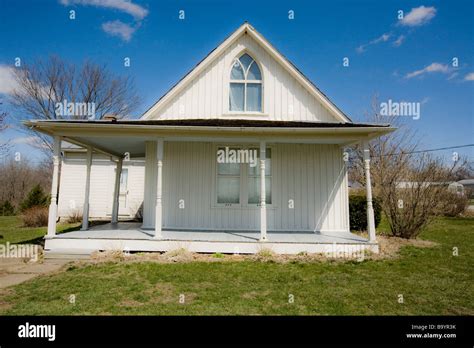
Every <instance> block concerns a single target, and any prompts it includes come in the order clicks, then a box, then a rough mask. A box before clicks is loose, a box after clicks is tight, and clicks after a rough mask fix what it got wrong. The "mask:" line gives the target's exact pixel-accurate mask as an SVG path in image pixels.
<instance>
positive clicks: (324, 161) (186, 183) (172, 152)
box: [59, 142, 349, 231]
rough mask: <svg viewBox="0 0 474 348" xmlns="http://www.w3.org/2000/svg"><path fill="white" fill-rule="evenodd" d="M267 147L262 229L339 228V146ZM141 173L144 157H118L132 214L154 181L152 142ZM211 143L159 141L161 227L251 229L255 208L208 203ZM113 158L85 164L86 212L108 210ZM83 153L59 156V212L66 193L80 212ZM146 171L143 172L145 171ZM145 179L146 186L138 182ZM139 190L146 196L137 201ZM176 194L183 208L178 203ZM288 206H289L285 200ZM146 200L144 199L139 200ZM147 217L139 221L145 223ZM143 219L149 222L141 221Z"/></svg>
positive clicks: (148, 208) (150, 194)
mask: <svg viewBox="0 0 474 348" xmlns="http://www.w3.org/2000/svg"><path fill="white" fill-rule="evenodd" d="M269 145H270V146H272V161H273V163H272V168H273V172H272V195H273V196H272V200H273V204H272V205H269V206H268V207H267V214H268V215H267V220H268V229H269V230H270V231H275V230H277V231H347V230H348V228H349V216H348V213H349V212H348V196H347V195H348V188H347V172H346V169H345V164H344V161H343V160H342V150H341V149H340V148H339V146H337V145H310V144H274V145H272V144H269ZM148 146H149V147H150V148H149V155H150V156H149V157H150V158H147V161H148V162H150V163H149V168H147V175H145V162H144V161H131V162H129V163H127V162H125V163H124V168H128V169H129V175H128V191H129V194H128V202H129V205H128V206H129V212H130V216H131V217H133V216H134V215H135V214H136V211H137V210H138V209H139V207H140V206H141V205H142V203H143V204H144V207H143V209H144V214H148V215H149V214H153V212H154V204H155V195H156V183H154V182H153V180H154V179H153V173H154V172H155V171H156V159H155V158H156V153H155V152H156V151H154V148H155V146H156V145H155V143H154V142H150V145H148ZM215 150H216V147H215V144H213V143H198V142H165V147H164V160H163V226H164V228H174V229H180V228H183V229H235V230H259V227H260V215H259V208H256V207H252V208H249V207H236V208H228V207H216V206H215V204H214V203H215V202H214V199H215V161H216V154H215ZM114 170H115V165H114V164H112V162H110V161H108V160H107V159H106V158H105V157H103V158H102V157H100V156H98V155H94V161H93V164H92V171H91V197H90V204H91V207H90V208H91V214H90V216H91V217H92V218H105V217H107V216H110V212H111V206H112V194H113V181H114ZM85 171H86V170H85V155H84V154H68V155H67V157H66V159H65V160H64V161H63V163H62V171H61V182H60V195H59V214H60V216H61V217H67V216H69V215H70V214H71V209H70V208H69V202H70V201H71V200H74V201H75V203H76V209H80V210H81V212H82V205H83V200H84V188H85ZM148 173H150V174H149V175H148ZM145 181H146V183H147V184H146V185H145ZM144 196H145V197H147V198H146V199H145V202H144ZM181 199H182V200H184V204H185V208H184V209H180V208H179V201H180V200H181ZM290 199H292V200H293V201H294V209H290V208H289V204H288V203H289V200H290ZM147 201H149V202H150V203H149V204H148V205H147V204H146V202H147ZM153 224H154V219H151V220H149V221H147V223H146V224H145V225H147V227H153ZM148 225H149V226H148Z"/></svg>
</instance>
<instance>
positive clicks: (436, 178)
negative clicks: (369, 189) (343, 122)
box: [349, 97, 465, 238]
mask: <svg viewBox="0 0 474 348" xmlns="http://www.w3.org/2000/svg"><path fill="white" fill-rule="evenodd" d="M369 121H372V122H375V123H390V124H391V125H392V126H397V127H399V129H398V130H397V131H395V132H393V133H390V134H388V135H385V136H382V137H379V138H377V139H375V140H373V141H371V142H370V143H369V150H370V157H371V176H372V185H373V187H374V195H375V196H377V197H378V199H379V201H380V203H381V206H382V210H383V211H384V213H385V215H386V217H387V219H388V223H389V225H390V229H391V232H392V234H393V235H395V236H400V237H404V238H412V237H416V235H417V234H418V233H420V231H421V230H422V228H423V227H424V226H426V224H428V223H429V222H430V220H431V219H432V218H433V217H434V216H436V215H437V214H439V212H440V211H442V208H443V207H444V205H445V204H447V202H444V201H443V200H440V197H445V198H446V197H448V195H447V194H446V192H447V183H448V182H450V181H451V180H453V179H454V178H455V176H456V173H457V172H458V171H459V170H462V168H464V166H465V162H463V161H462V160H458V161H455V162H453V164H452V165H451V166H448V165H446V164H445V163H443V161H441V159H439V158H435V157H433V156H431V155H428V154H425V153H421V152H418V151H417V149H418V146H419V139H418V138H417V136H416V132H413V131H411V130H410V129H409V128H408V127H406V125H405V124H403V122H402V121H401V119H400V118H398V117H385V116H381V115H380V114H379V112H378V102H377V98H376V97H374V99H373V102H372V113H371V115H370V116H369ZM351 155H352V156H351V157H352V160H351V166H350V168H349V176H350V179H351V180H352V181H355V182H359V183H361V184H363V185H365V178H364V159H363V151H362V149H361V148H360V147H357V148H354V149H353V151H352V154H351Z"/></svg>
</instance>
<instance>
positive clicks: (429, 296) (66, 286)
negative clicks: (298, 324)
mask: <svg viewBox="0 0 474 348" xmlns="http://www.w3.org/2000/svg"><path fill="white" fill-rule="evenodd" d="M421 237H422V238H423V239H428V240H432V241H435V242H437V243H439V245H438V246H436V247H433V248H415V247H404V248H403V249H401V252H400V257H399V258H396V259H389V260H382V261H380V260H379V261H375V260H366V261H363V262H361V263H359V262H356V261H354V262H341V261H337V262H335V261H323V262H306V263H305V262H294V263H286V264H285V263H275V262H257V261H240V262H230V261H223V262H207V263H206V262H194V263H175V264H160V263H154V262H140V263H124V264H120V263H112V262H109V263H102V264H90V265H86V266H83V267H71V268H69V269H68V270H67V271H65V272H62V273H58V274H54V275H50V276H44V277H40V278H36V279H33V280H31V281H28V282H26V283H23V284H20V285H17V286H14V287H12V288H9V289H7V290H4V291H3V293H0V314H3V315H8V314H20V315H22V314H32V315H46V314H52V315H54V314H58V315H64V314H71V315H85V314H92V315H95V314H124V315H134V314H145V315H147V314H149V315H197V314H204V315H230V314H240V315H245V314H250V315H253V314H257V315H260V314H263V315H270V314H276V315H284V314H287V315H295V314H297V315H307V314H309V315H370V314H373V315H391V314H393V315H430V314H432V315H460V314H467V315H474V291H473V284H474V279H473V272H474V251H473V246H474V243H473V242H474V219H472V218H469V219H468V218H455V219H454V218H453V219H450V218H444V219H439V220H437V221H436V222H435V223H433V224H432V225H431V226H430V227H429V228H428V229H427V230H426V231H424V232H423V234H422V236H421ZM453 247H457V248H458V251H459V256H453ZM72 294H74V295H75V296H76V303H75V304H71V303H69V301H68V300H69V296H70V295H72ZM181 294H183V295H184V303H180V295H181ZM290 294H291V295H293V296H294V302H293V303H290V301H289V296H290ZM399 295H403V300H404V303H399V302H398V299H399ZM181 300H183V297H181Z"/></svg>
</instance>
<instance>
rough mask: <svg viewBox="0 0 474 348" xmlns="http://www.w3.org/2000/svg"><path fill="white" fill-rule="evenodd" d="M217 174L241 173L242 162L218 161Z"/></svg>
mask: <svg viewBox="0 0 474 348" xmlns="http://www.w3.org/2000/svg"><path fill="white" fill-rule="evenodd" d="M217 174H219V175H240V163H217Z"/></svg>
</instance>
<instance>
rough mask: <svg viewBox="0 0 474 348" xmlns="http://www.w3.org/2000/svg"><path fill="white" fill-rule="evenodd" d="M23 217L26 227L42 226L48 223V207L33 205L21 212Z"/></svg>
mask: <svg viewBox="0 0 474 348" xmlns="http://www.w3.org/2000/svg"><path fill="white" fill-rule="evenodd" d="M21 219H22V221H23V225H24V226H25V227H42V226H47V225H48V208H46V207H40V206H36V207H32V208H29V209H26V210H24V211H23V213H22V214H21Z"/></svg>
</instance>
